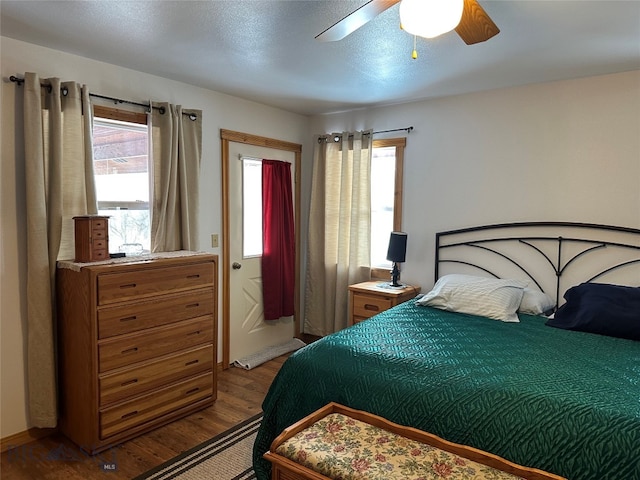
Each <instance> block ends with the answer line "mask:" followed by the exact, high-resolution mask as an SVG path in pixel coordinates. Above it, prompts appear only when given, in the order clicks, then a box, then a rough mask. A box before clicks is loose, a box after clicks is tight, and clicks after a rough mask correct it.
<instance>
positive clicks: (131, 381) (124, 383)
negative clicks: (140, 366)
mask: <svg viewBox="0 0 640 480" xmlns="http://www.w3.org/2000/svg"><path fill="white" fill-rule="evenodd" d="M134 383H138V379H137V378H134V379H132V380H127V381H126V382H122V383H121V384H120V386H121V387H126V386H127V385H133V384H134Z"/></svg>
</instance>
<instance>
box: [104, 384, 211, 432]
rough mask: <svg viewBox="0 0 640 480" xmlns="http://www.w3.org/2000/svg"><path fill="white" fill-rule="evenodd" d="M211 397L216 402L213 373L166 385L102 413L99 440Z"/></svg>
mask: <svg viewBox="0 0 640 480" xmlns="http://www.w3.org/2000/svg"><path fill="white" fill-rule="evenodd" d="M208 398H211V399H213V383H212V372H207V373H203V374H201V375H198V376H197V377H194V378H190V379H188V380H184V381H182V382H178V383H174V384H171V385H167V386H166V387H164V388H161V389H159V390H154V391H153V392H150V393H148V394H146V395H143V396H141V397H137V398H136V399H134V400H131V401H129V402H123V403H120V404H118V405H114V406H113V407H110V408H106V409H103V410H101V411H100V438H101V439H104V438H107V437H109V436H111V435H115V434H116V433H120V432H124V431H125V430H129V429H131V428H133V427H136V426H138V425H141V424H143V423H146V422H151V421H152V420H154V419H156V418H158V417H161V416H162V415H164V414H167V413H170V412H172V411H175V410H178V409H180V408H182V407H186V406H188V405H189V404H192V403H196V402H199V401H203V400H206V399H208Z"/></svg>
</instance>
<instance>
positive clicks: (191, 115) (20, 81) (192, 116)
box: [9, 75, 198, 121]
mask: <svg viewBox="0 0 640 480" xmlns="http://www.w3.org/2000/svg"><path fill="white" fill-rule="evenodd" d="M9 80H11V81H12V82H13V83H17V84H18V85H19V86H21V85H22V84H23V83H24V78H19V77H16V76H15V75H11V76H10V77H9ZM40 86H41V87H42V88H46V89H48V90H49V93H51V85H50V84H47V83H41V84H40ZM61 91H62V95H64V96H65V97H66V96H67V94H68V93H69V90H68V89H67V88H66V87H62V88H61ZM89 96H90V97H96V98H101V99H102V100H110V101H112V102H114V103H126V104H127V105H136V106H138V107H144V108H146V109H147V111H151V109H152V108H153V109H155V110H158V111H159V112H160V114H162V115H164V112H165V108H164V107H156V106H153V105H151V104H150V103H149V104H147V103H139V102H133V101H131V100H123V99H121V98H115V97H108V96H106V95H98V94H97V93H89ZM182 114H183V115H186V116H188V117H189V119H190V120H192V121H195V120H196V119H197V118H198V117H197V115H196V114H195V113H186V112H182Z"/></svg>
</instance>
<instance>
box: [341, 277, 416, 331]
mask: <svg viewBox="0 0 640 480" xmlns="http://www.w3.org/2000/svg"><path fill="white" fill-rule="evenodd" d="M381 284H385V282H383V281H381V280H377V281H371V282H362V283H356V284H355V285H350V286H349V326H351V325H353V324H355V323H358V322H361V321H363V320H366V319H367V318H370V317H373V316H374V315H376V314H378V313H380V312H384V311H385V310H389V309H390V308H391V307H395V306H396V305H399V304H401V303H403V302H406V301H407V300H411V299H412V298H414V297H415V296H416V295H417V294H418V293H420V287H414V286H411V285H405V287H404V288H385V287H381V286H380V285H381Z"/></svg>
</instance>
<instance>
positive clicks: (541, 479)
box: [264, 403, 562, 480]
mask: <svg viewBox="0 0 640 480" xmlns="http://www.w3.org/2000/svg"><path fill="white" fill-rule="evenodd" d="M264 457H265V458H266V459H267V460H269V461H270V462H271V463H272V476H271V479H272V480H303V479H307V480H309V479H311V480H329V479H334V480H336V479H340V480H356V479H357V480H365V479H375V480H382V479H384V480H429V479H440V478H447V479H448V480H458V479H465V480H469V479H486V480H514V479H528V480H562V477H559V476H557V475H553V474H551V473H546V472H543V471H541V470H537V469H533V468H527V467H523V466H520V465H516V464H514V463H511V462H509V461H507V460H505V459H503V458H501V457H498V456H496V455H493V454H490V453H487V452H483V451H481V450H478V449H475V448H472V447H467V446H464V445H459V444H455V443H451V442H448V441H446V440H443V439H442V438H440V437H437V436H435V435H431V434H429V433H425V432H422V431H420V430H417V429H415V428H410V427H403V426H401V425H398V424H395V423H392V422H389V421H388V420H386V419H384V418H382V417H379V416H376V415H372V414H370V413H367V412H363V411H359V410H354V409H352V408H348V407H345V406H342V405H339V404H337V403H330V404H328V405H326V406H324V407H322V408H321V409H319V410H317V411H316V412H314V413H312V414H311V415H309V416H307V417H305V418H303V419H302V420H300V421H299V422H297V423H295V424H294V425H292V426H290V427H289V428H287V429H285V430H284V432H282V434H280V435H279V436H278V437H277V438H276V439H275V440H274V441H273V443H272V444H271V448H270V450H269V451H268V452H267V453H266V454H265V455H264Z"/></svg>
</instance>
